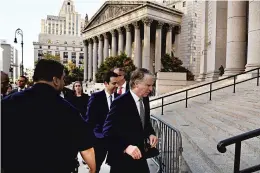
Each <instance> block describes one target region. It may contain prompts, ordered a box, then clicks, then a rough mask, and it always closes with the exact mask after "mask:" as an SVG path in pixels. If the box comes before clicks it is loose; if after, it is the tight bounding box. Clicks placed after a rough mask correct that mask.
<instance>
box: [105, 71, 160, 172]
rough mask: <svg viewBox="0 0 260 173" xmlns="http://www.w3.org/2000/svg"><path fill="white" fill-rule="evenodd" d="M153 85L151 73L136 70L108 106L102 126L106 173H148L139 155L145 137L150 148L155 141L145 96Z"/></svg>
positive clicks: (142, 150)
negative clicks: (106, 145)
mask: <svg viewBox="0 0 260 173" xmlns="http://www.w3.org/2000/svg"><path fill="white" fill-rule="evenodd" d="M153 84H154V76H153V75H152V74H151V73H150V72H149V71H148V70H146V69H143V68H141V69H137V70H135V71H134V72H133V73H132V75H131V79H130V87H131V89H130V90H129V91H128V92H126V93H125V94H123V95H121V96H120V97H118V98H117V99H115V100H114V102H113V103H112V105H111V109H110V111H109V113H108V115H107V119H106V121H105V123H104V127H103V135H104V137H105V139H106V140H108V143H109V151H108V156H107V162H108V164H109V165H110V166H111V170H110V173H122V172H123V173H133V172H141V173H149V168H148V165H147V161H146V158H144V157H143V156H144V153H145V151H144V147H145V146H144V143H145V140H146V139H149V142H150V145H151V147H155V145H156V144H157V141H158V139H157V137H156V136H155V132H154V130H153V128H152V125H151V122H150V106H149V98H148V97H147V96H148V95H149V93H150V92H151V91H152V86H153Z"/></svg>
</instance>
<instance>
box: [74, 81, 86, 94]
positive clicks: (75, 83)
mask: <svg viewBox="0 0 260 173" xmlns="http://www.w3.org/2000/svg"><path fill="white" fill-rule="evenodd" d="M77 83H79V84H80V86H81V94H83V93H84V92H83V86H82V82H80V81H75V82H74V83H73V85H72V91H73V94H75V93H76V92H75V91H76V90H75V85H76V84H77Z"/></svg>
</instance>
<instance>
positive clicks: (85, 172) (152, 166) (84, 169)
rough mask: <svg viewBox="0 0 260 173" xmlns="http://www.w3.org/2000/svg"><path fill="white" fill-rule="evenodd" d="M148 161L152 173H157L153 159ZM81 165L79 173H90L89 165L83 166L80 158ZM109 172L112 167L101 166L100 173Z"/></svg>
mask: <svg viewBox="0 0 260 173" xmlns="http://www.w3.org/2000/svg"><path fill="white" fill-rule="evenodd" d="M147 161H148V165H149V169H150V173H156V172H157V169H158V167H157V165H156V164H155V163H154V162H153V161H152V160H151V159H148V160H147ZM79 163H80V166H79V171H78V173H89V171H88V167H87V165H83V164H82V158H81V157H79ZM109 171H110V167H109V166H108V165H107V164H105V162H104V163H103V165H102V166H101V170H100V173H109Z"/></svg>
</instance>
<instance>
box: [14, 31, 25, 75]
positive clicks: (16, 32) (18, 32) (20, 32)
mask: <svg viewBox="0 0 260 173" xmlns="http://www.w3.org/2000/svg"><path fill="white" fill-rule="evenodd" d="M16 34H18V35H20V36H21V37H22V41H21V46H22V63H21V67H20V68H21V75H22V76H23V75H24V71H23V31H22V30H21V29H20V28H18V29H16V31H15V36H14V43H17V38H16Z"/></svg>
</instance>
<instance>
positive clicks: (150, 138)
mask: <svg viewBox="0 0 260 173" xmlns="http://www.w3.org/2000/svg"><path fill="white" fill-rule="evenodd" d="M149 140H150V145H151V147H152V148H153V147H155V146H156V144H157V142H158V138H157V137H156V136H154V135H150V136H149Z"/></svg>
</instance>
